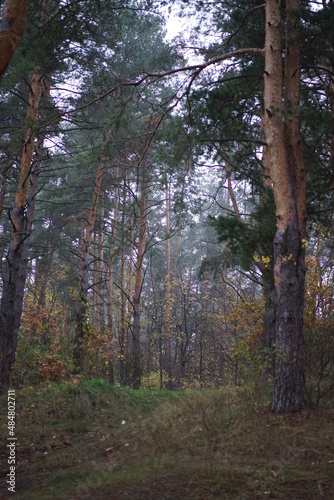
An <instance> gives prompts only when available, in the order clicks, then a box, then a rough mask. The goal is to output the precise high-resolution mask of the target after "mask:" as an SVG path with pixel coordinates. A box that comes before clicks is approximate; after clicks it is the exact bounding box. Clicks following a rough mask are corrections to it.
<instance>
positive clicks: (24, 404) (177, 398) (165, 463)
mask: <svg viewBox="0 0 334 500" xmlns="http://www.w3.org/2000/svg"><path fill="white" fill-rule="evenodd" d="M260 392H261V391H260ZM258 395H259V392H258V393H256V391H252V390H250V389H245V388H244V389H234V390H233V389H232V388H229V389H220V390H215V391H214V390H212V391H209V390H203V391H196V390H192V391H173V392H172V391H153V390H140V391H132V390H129V389H128V390H127V389H120V388H112V387H111V386H109V385H108V384H107V383H105V382H102V381H87V382H82V383H79V384H68V385H61V386H57V385H53V386H50V387H45V388H29V389H24V390H20V391H16V437H17V445H16V455H17V457H16V458H17V463H16V494H15V497H16V498H17V499H22V500H23V499H34V500H39V499H73V500H74V499H90V498H92V499H115V500H116V499H117V500H118V499H119V500H121V499H131V500H141V499H151V500H164V499H165V500H173V499H174V500H176V499H180V500H181V499H182V500H186V499H203V500H208V499H214V498H220V499H235V500H241V499H265V498H277V499H284V500H293V499H298V500H299V499H317V498H320V499H322V498H323V499H333V498H334V405H333V402H332V403H331V404H330V405H329V404H328V403H327V404H323V405H322V406H321V407H319V408H317V409H312V410H310V409H307V410H305V411H304V412H303V413H301V414H296V415H291V416H274V415H272V414H271V412H270V407H269V401H267V402H265V401H263V400H264V399H265V398H266V397H264V396H263V394H262V393H261V402H259V398H258ZM268 397H269V396H268ZM0 410H1V436H2V437H1V443H2V445H1V450H0V451H1V454H0V461H1V465H0V471H1V484H0V498H11V496H12V493H10V492H8V491H7V485H6V479H7V476H6V475H7V474H8V468H9V466H8V463H7V462H8V448H7V449H6V442H7V441H6V440H7V436H8V430H7V420H6V418H7V398H6V397H2V398H1V400H0Z"/></svg>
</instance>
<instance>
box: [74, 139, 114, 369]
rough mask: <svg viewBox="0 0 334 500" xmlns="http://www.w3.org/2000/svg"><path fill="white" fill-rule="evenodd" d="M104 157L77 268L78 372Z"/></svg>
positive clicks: (99, 168) (76, 363) (75, 358)
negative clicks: (90, 255)
mask: <svg viewBox="0 0 334 500" xmlns="http://www.w3.org/2000/svg"><path fill="white" fill-rule="evenodd" d="M109 134H110V131H109V130H105V132H104V146H106V144H107V143H108V141H109ZM104 162H105V157H104V156H103V155H102V156H101V157H100V161H99V167H98V169H97V172H96V178H95V183H94V190H93V196H92V203H91V207H90V212H89V217H88V222H87V228H86V233H85V237H84V241H83V245H82V249H81V255H80V268H79V305H78V310H77V327H76V336H75V348H74V352H73V360H74V365H75V368H76V370H77V371H78V372H79V371H80V370H81V367H82V341H83V338H84V335H85V325H86V315H87V294H88V288H89V252H90V248H91V244H92V235H93V230H94V224H95V218H96V210H97V204H98V200H99V195H100V189H101V182H102V176H103V171H104Z"/></svg>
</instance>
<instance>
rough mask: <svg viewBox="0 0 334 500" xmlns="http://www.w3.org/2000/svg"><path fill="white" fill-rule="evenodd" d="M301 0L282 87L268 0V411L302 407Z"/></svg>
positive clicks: (277, 11) (292, 3)
mask: <svg viewBox="0 0 334 500" xmlns="http://www.w3.org/2000/svg"><path fill="white" fill-rule="evenodd" d="M298 9H299V0H287V2H286V51H285V71H284V75H285V78H284V95H283V94H282V88H283V64H282V42H281V40H282V19H281V5H280V2H277V1H276V0H267V1H266V46H265V76H264V82H265V90H264V102H265V120H264V130H265V136H266V142H267V147H268V158H269V163H270V177H271V179H272V181H273V191H274V197H275V204H276V218H277V232H276V236H275V239H274V280H275V290H276V303H277V310H276V335H275V340H276V358H275V385H274V392H273V400H272V410H273V411H274V412H275V413H288V412H296V411H300V410H302V409H303V407H304V404H305V403H304V388H303V377H302V369H303V348H302V347H303V346H302V338H303V309H304V282H305V250H304V246H305V245H304V244H303V241H304V238H305V234H306V176H305V169H304V161H303V156H302V150H301V138H300V124H299V81H300V57H299V52H300V41H299V27H298V24H299V20H298V15H297V12H298Z"/></svg>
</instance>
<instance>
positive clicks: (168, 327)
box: [165, 168, 173, 389]
mask: <svg viewBox="0 0 334 500" xmlns="http://www.w3.org/2000/svg"><path fill="white" fill-rule="evenodd" d="M165 174H166V191H165V201H166V233H167V241H166V264H167V266H166V267H167V268H166V329H165V363H166V371H167V374H168V387H167V388H168V389H171V388H172V387H171V386H172V350H171V336H170V335H171V319H172V307H173V303H172V300H171V299H172V298H171V275H170V271H171V269H170V267H171V266H170V211H169V184H168V174H167V168H166V172H165Z"/></svg>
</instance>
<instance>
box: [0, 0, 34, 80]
mask: <svg viewBox="0 0 334 500" xmlns="http://www.w3.org/2000/svg"><path fill="white" fill-rule="evenodd" d="M29 3H30V0H5V4H4V7H3V11H2V16H1V20H0V79H1V78H2V77H3V75H4V73H5V71H6V69H7V66H8V64H9V62H10V60H11V58H12V57H13V55H14V52H15V50H16V49H17V47H18V45H19V43H20V41H21V38H22V35H23V31H24V27H25V24H26V18H27V13H28V7H29Z"/></svg>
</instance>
